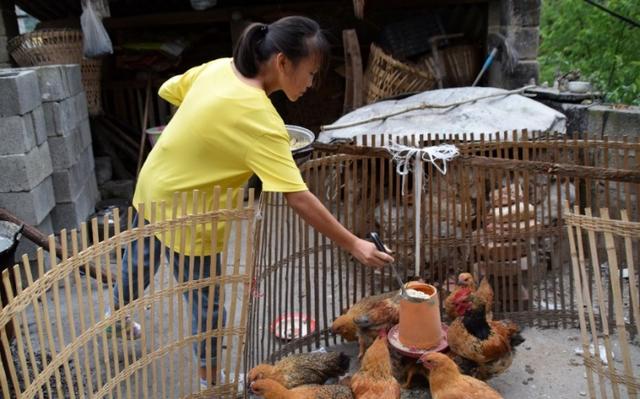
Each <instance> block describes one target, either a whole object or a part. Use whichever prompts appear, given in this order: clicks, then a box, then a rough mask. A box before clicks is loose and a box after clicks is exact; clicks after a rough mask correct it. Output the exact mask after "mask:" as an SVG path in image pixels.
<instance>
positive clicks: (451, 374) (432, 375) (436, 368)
mask: <svg viewBox="0 0 640 399" xmlns="http://www.w3.org/2000/svg"><path fill="white" fill-rule="evenodd" d="M419 361H420V362H421V363H422V364H423V365H424V367H425V368H427V369H429V389H430V390H431V398H432V399H476V398H477V399H480V398H482V399H502V395H500V394H499V393H498V392H496V391H495V390H494V389H493V388H491V387H490V386H489V385H487V384H486V383H485V382H483V381H480V380H477V379H475V378H473V377H469V376H467V375H462V374H460V370H458V366H457V365H456V364H455V363H454V362H453V360H451V359H450V358H449V357H448V356H446V355H443V354H442V353H438V352H433V353H427V354H426V355H423V356H422V357H421V358H420V360H419Z"/></svg>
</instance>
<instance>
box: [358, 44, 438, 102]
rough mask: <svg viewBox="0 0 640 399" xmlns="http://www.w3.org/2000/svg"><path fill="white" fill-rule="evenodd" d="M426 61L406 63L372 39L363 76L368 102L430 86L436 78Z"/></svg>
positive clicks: (430, 87) (426, 88)
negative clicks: (417, 63)
mask: <svg viewBox="0 0 640 399" xmlns="http://www.w3.org/2000/svg"><path fill="white" fill-rule="evenodd" d="M428 65H429V64H427V63H424V64H421V65H420V66H417V65H409V64H405V63H403V62H401V61H398V60H396V59H395V58H393V57H391V56H390V55H388V54H386V53H385V52H384V51H383V50H382V49H381V48H380V47H378V46H376V45H375V44H374V43H371V50H370V53H369V64H368V65H367V70H366V72H365V76H364V80H365V98H366V102H367V104H370V103H372V102H375V101H377V100H380V99H385V98H388V97H393V96H396V95H399V94H404V93H414V92H419V91H424V90H429V89H432V88H433V87H434V86H435V84H436V78H435V75H434V74H433V72H432V70H431V69H430V68H429V67H428Z"/></svg>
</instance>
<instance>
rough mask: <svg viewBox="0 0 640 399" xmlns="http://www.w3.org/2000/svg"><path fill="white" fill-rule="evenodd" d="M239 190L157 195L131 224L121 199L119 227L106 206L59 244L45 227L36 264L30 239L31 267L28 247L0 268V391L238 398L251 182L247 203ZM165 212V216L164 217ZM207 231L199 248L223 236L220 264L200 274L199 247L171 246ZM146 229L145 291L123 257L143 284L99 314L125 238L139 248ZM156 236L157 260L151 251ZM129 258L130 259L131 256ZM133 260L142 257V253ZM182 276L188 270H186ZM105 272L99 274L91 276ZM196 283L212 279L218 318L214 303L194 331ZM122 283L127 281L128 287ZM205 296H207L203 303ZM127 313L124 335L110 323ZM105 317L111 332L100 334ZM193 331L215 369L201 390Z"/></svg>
mask: <svg viewBox="0 0 640 399" xmlns="http://www.w3.org/2000/svg"><path fill="white" fill-rule="evenodd" d="M243 197H244V195H243V192H242V190H240V191H239V192H237V193H236V195H235V196H234V193H233V192H232V191H231V190H229V191H227V192H226V193H225V192H223V191H221V190H220V189H219V188H217V187H216V188H215V189H212V190H211V191H210V192H208V193H205V192H203V191H201V192H197V191H196V192H193V193H189V195H187V193H183V194H181V195H176V196H175V197H174V199H173V201H172V203H173V204H174V205H173V206H172V207H169V208H167V205H166V204H165V203H160V204H156V203H152V204H141V205H140V206H139V207H138V215H145V218H144V219H146V220H147V221H148V223H147V224H145V223H144V220H143V218H139V219H138V224H137V225H135V226H134V225H133V224H132V222H133V212H132V209H131V208H130V209H129V211H128V214H127V215H123V217H126V218H127V226H128V228H127V229H126V230H125V231H120V227H119V226H120V217H121V216H120V215H119V214H118V210H117V209H115V210H114V213H113V220H112V223H110V221H109V218H108V216H105V218H104V220H103V221H102V222H103V223H102V225H100V224H99V221H98V220H97V219H93V220H91V222H90V223H89V224H83V225H82V226H81V229H80V231H76V230H72V231H71V232H69V233H67V232H66V231H62V232H61V234H60V248H61V253H56V250H55V245H56V243H55V242H54V237H53V236H51V237H50V253H51V255H50V259H49V261H50V262H49V263H48V264H46V263H47V262H46V261H45V257H44V253H43V251H42V249H40V250H39V252H38V254H37V265H36V270H35V272H32V269H31V267H30V264H29V260H28V259H27V258H26V256H24V257H23V258H22V262H23V264H22V265H16V266H14V267H13V268H11V269H8V270H5V272H3V274H2V280H3V283H4V288H5V289H6V290H7V292H8V295H9V301H8V303H6V304H3V306H4V308H3V309H2V311H1V312H0V344H1V345H2V349H3V352H4V353H5V354H9V359H8V360H7V359H5V362H6V363H8V364H5V365H4V367H3V368H2V369H1V370H0V392H1V393H2V395H0V397H3V398H16V397H17V398H76V397H78V398H85V397H91V398H103V397H108V398H175V397H211V395H214V396H215V397H220V398H235V397H237V396H238V393H239V392H242V391H243V390H244V388H243V386H242V384H241V383H240V373H241V372H242V367H243V366H242V355H243V349H244V342H245V334H246V321H247V315H248V304H249V300H248V298H249V293H250V290H249V289H248V288H249V287H250V285H251V279H252V274H253V267H252V266H253V250H252V248H253V237H254V231H255V228H254V224H255V220H256V217H255V216H256V211H257V209H256V207H255V206H254V201H253V193H252V192H250V194H249V199H248V201H247V203H246V204H245V203H244V201H243ZM165 210H170V212H168V213H165ZM165 214H170V215H172V217H171V218H165V217H164V216H162V215H165ZM218 227H221V229H222V230H220V231H221V232H222V233H220V232H219V230H218V229H217V228H218ZM100 230H103V231H100ZM205 231H211V232H212V233H211V234H210V237H211V239H210V242H204V241H206V240H203V242H202V243H201V249H202V251H203V252H202V253H206V252H205V251H206V250H207V248H208V249H209V251H212V252H213V253H214V254H215V253H216V243H217V242H220V240H218V238H221V239H222V240H221V241H222V242H223V245H222V248H223V249H222V252H221V253H220V258H221V262H222V268H221V270H220V274H219V275H215V273H214V272H213V270H212V277H211V278H205V277H204V276H203V274H202V273H203V272H202V268H200V272H199V273H200V274H199V275H197V276H194V262H195V259H196V258H198V257H199V256H191V257H189V258H188V259H189V262H187V261H186V259H187V257H185V256H184V255H177V256H174V255H176V253H175V252H174V248H178V247H179V248H187V246H188V245H189V244H187V242H186V241H185V240H186V238H185V237H186V236H187V235H189V234H191V235H192V236H193V235H194V234H198V233H202V234H205ZM219 234H222V237H220V235H219ZM205 236H206V235H205ZM177 237H180V242H178V239H177ZM145 239H146V240H147V241H146V242H147V244H146V246H147V249H149V250H150V253H151V255H150V257H151V259H150V262H151V276H152V277H151V279H150V281H149V286H148V287H147V288H146V290H144V287H143V286H142V278H141V272H142V267H140V268H139V269H138V270H139V274H138V280H134V279H133V275H132V272H131V267H130V265H131V264H130V263H129V268H128V270H129V280H130V281H132V282H134V281H138V282H139V285H138V289H139V291H140V292H143V291H144V293H143V294H141V295H140V296H139V298H138V299H136V300H132V301H131V302H130V303H129V304H127V305H124V302H123V296H122V295H119V296H118V299H117V300H118V301H119V303H120V305H121V306H120V307H119V309H118V310H114V311H113V312H111V313H110V314H109V313H106V310H107V308H110V309H116V307H115V301H116V300H115V299H113V298H114V289H113V286H114V283H116V282H117V283H118V286H119V287H122V281H123V280H122V279H123V271H122V264H123V251H124V249H125V248H129V251H130V252H129V253H131V250H130V248H131V244H132V243H133V242H134V241H137V242H138V244H139V246H140V247H144V246H145V244H144V242H145V241H143V240H145ZM243 241H244V242H246V245H243ZM195 245H197V244H195V243H193V242H192V243H191V244H190V251H191V252H189V253H194V252H193V251H194V250H195V249H196V248H195ZM198 245H200V244H198ZM158 247H159V250H160V252H158V254H160V256H162V259H154V256H155V255H153V253H154V250H155V249H158ZM163 254H164V255H163ZM57 258H60V259H61V260H60V261H58V260H57ZM128 259H129V262H130V261H131V256H129V258H128ZM202 260H203V259H202V258H200V261H202ZM138 262H139V263H140V264H141V263H142V252H139V254H138ZM214 262H215V261H214ZM156 264H157V265H158V266H157V269H156V266H154V265H156ZM165 266H166V267H165ZM89 267H91V268H92V269H93V270H95V271H96V272H97V278H96V279H95V280H94V279H92V278H90V277H89V274H88V273H85V271H87V270H88V269H89ZM212 267H214V266H213V265H212ZM156 271H158V273H157V276H155V278H154V277H153V276H154V275H155V274H156V273H155V272H156ZM172 272H173V273H172ZM186 273H189V274H186ZM196 274H197V273H196ZM186 275H189V276H192V277H193V278H191V279H187V278H185V277H184V276H186ZM12 276H13V277H14V278H15V279H16V280H17V283H18V284H17V289H16V290H15V291H14V290H13V289H12V288H11V284H10V277H12ZM105 276H106V281H107V284H102V283H99V282H101V281H103V279H104V277H105ZM174 277H175V278H174ZM205 288H207V289H208V290H209V292H210V293H212V292H213V291H214V290H218V292H219V293H220V301H219V305H218V311H219V314H220V315H222V314H223V306H224V308H225V309H226V312H227V320H226V324H223V320H222V317H219V318H218V324H217V325H213V323H212V321H213V316H212V312H208V314H207V317H206V326H202V325H201V323H202V321H201V320H202V319H200V320H199V321H198V322H197V323H198V330H197V331H203V332H200V333H195V334H194V333H193V332H192V319H191V315H192V309H194V308H195V307H196V306H197V307H198V308H201V306H202V303H201V302H202V301H203V300H202V296H200V295H197V297H198V298H199V299H198V302H197V303H196V302H195V298H196V295H195V294H196V293H197V294H200V293H202V290H203V289H205ZM132 289H133V283H132V284H131V286H130V293H131V290H132ZM120 294H122V292H120ZM212 298H213V296H212V295H210V296H209V309H210V310H212V309H213V306H212V304H213V299H212ZM126 317H131V318H132V319H134V320H136V321H138V322H139V323H140V324H141V326H142V337H141V338H140V339H139V340H137V341H127V339H126V336H125V334H126V333H125V332H124V330H115V326H116V323H123V322H125V318H126ZM10 322H13V326H14V329H15V339H14V340H13V342H9V340H8V339H7V331H6V328H7V324H8V323H10ZM108 327H111V328H112V329H114V331H119V332H116V333H114V334H112V335H111V336H109V335H108V334H107V328H108ZM203 327H206V328H203ZM212 338H216V341H215V342H216V346H217V348H213V347H212V342H214V341H212V340H211V339H212ZM203 341H204V342H205V345H204V348H205V349H204V350H205V351H206V358H207V359H210V358H211V354H212V353H217V354H218V356H217V360H216V363H215V364H212V362H211V361H209V362H208V364H207V365H206V367H207V371H208V374H209V375H210V376H212V375H213V377H210V378H209V381H208V382H209V383H210V385H209V388H207V389H201V387H200V382H199V380H198V368H199V367H200V366H199V364H198V363H197V361H196V359H197V358H199V357H200V356H201V355H202V353H200V352H198V353H196V354H194V351H193V344H194V343H196V344H197V343H199V342H203ZM196 355H197V356H196ZM203 357H204V356H203ZM213 367H215V369H216V370H217V372H216V373H213V372H212V368H213ZM214 374H215V375H214ZM214 378H215V381H214V380H213V379H214ZM213 382H216V385H213V384H212V383H213Z"/></svg>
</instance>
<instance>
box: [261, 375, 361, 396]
mask: <svg viewBox="0 0 640 399" xmlns="http://www.w3.org/2000/svg"><path fill="white" fill-rule="evenodd" d="M251 390H252V391H253V393H255V394H256V395H258V396H261V397H263V398H265V399H353V394H352V393H351V389H349V388H348V387H345V386H344V385H301V386H299V387H296V388H291V389H287V388H285V387H284V386H283V385H282V384H280V383H279V382H277V381H274V380H271V379H268V378H265V379H262V380H257V381H254V382H252V383H251Z"/></svg>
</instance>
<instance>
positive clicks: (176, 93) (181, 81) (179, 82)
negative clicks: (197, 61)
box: [158, 64, 208, 107]
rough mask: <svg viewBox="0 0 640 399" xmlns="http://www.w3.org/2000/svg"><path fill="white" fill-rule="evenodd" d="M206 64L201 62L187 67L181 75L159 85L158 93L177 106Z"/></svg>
mask: <svg viewBox="0 0 640 399" xmlns="http://www.w3.org/2000/svg"><path fill="white" fill-rule="evenodd" d="M207 65H208V64H202V65H200V66H197V67H193V68H191V69H189V70H188V71H187V72H185V73H183V74H182V75H177V76H174V77H172V78H170V79H169V80H167V81H166V82H164V83H163V84H162V86H160V89H159V90H158V95H159V96H160V97H161V98H162V99H164V100H166V101H168V102H169V103H171V104H173V105H175V106H176V107H179V106H180V104H182V100H184V98H185V96H186V95H187V92H188V91H189V89H190V88H191V85H192V84H193V82H194V81H195V80H196V78H197V77H198V75H200V73H201V72H202V71H203V70H204V69H205V68H206V66H207Z"/></svg>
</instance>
